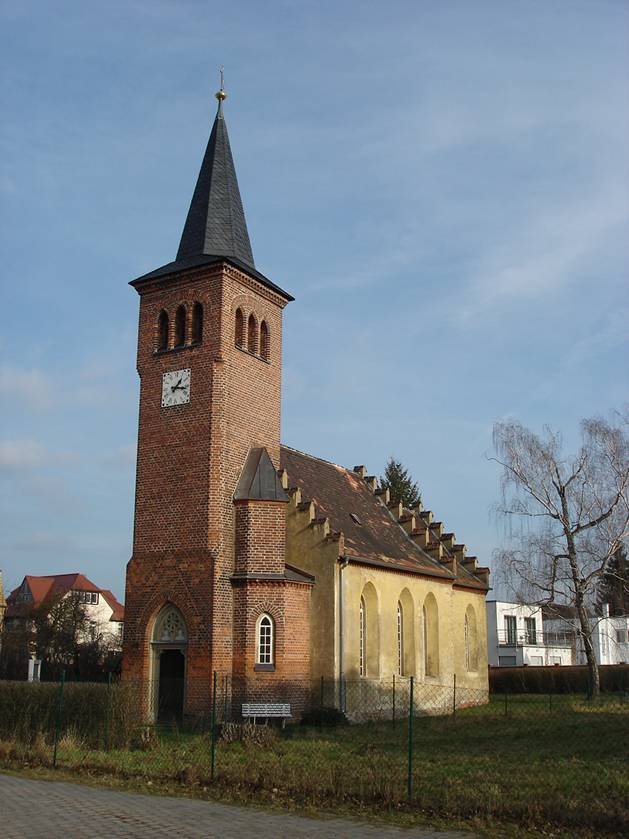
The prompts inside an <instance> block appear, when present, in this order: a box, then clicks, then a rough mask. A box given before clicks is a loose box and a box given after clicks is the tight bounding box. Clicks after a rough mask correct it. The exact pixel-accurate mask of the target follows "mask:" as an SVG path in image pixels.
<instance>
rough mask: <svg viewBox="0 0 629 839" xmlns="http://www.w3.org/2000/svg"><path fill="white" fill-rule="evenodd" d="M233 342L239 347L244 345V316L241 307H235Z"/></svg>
mask: <svg viewBox="0 0 629 839" xmlns="http://www.w3.org/2000/svg"><path fill="white" fill-rule="evenodd" d="M234 343H235V344H236V346H237V347H240V348H241V349H242V348H243V347H244V346H245V318H244V315H243V313H242V309H236V319H235V325H234Z"/></svg>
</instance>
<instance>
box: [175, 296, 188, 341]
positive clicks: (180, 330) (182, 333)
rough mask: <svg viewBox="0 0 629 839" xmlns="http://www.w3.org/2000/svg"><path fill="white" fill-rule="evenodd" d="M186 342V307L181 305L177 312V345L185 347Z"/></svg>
mask: <svg viewBox="0 0 629 839" xmlns="http://www.w3.org/2000/svg"><path fill="white" fill-rule="evenodd" d="M185 343H186V308H185V306H179V308H178V309H177V312H176V314H175V346H176V347H183V346H184V345H185Z"/></svg>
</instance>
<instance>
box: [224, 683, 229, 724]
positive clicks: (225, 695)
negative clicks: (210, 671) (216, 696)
mask: <svg viewBox="0 0 629 839" xmlns="http://www.w3.org/2000/svg"><path fill="white" fill-rule="evenodd" d="M224 683H225V687H224V688H223V690H224V694H223V722H227V686H228V685H227V673H225V679H224Z"/></svg>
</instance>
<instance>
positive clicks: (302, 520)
mask: <svg viewBox="0 0 629 839" xmlns="http://www.w3.org/2000/svg"><path fill="white" fill-rule="evenodd" d="M299 501H300V498H299V497H297V498H296V499H295V498H293V499H292V500H291V503H289V504H288V509H287V533H286V561H287V563H288V564H290V565H294V566H296V567H297V568H300V569H302V570H303V571H306V572H307V573H309V574H312V575H314V577H315V580H316V581H315V585H314V586H313V589H312V601H311V615H312V635H311V638H312V650H311V674H312V677H313V678H314V679H318V678H319V677H321V676H324V677H325V678H326V679H338V677H339V674H340V672H341V668H340V666H339V657H340V644H339V626H340V621H339V608H340V603H339V601H340V597H339V576H340V578H341V580H342V601H343V618H342V623H343V673H344V675H345V677H346V678H347V679H358V678H359V669H358V661H359V626H360V623H359V609H360V599H361V595H362V594H363V591H364V589H365V586H367V585H368V584H371V585H372V586H373V588H374V589H375V592H376V596H377V611H378V614H377V621H378V629H379V632H378V634H379V644H378V651H377V656H376V657H377V662H378V666H377V670H378V673H377V675H376V674H375V673H373V672H372V673H368V674H367V675H368V676H370V677H371V676H373V677H374V678H383V679H390V678H391V676H392V675H393V674H396V675H397V673H398V644H397V605H398V601H399V600H400V598H402V605H403V613H404V621H403V622H404V627H405V630H404V635H405V646H406V648H407V649H406V652H407V654H406V655H405V662H404V675H406V676H411V675H413V676H415V677H416V678H417V679H418V681H419V682H427V683H434V684H442V685H451V684H452V681H453V675H454V674H455V673H456V678H457V686H458V687H468V688H475V689H483V690H486V689H487V687H488V673H487V630H486V620H485V595H484V593H483V592H476V591H471V590H465V589H457V588H454V587H453V586H452V584H451V583H444V582H440V581H439V580H436V579H435V580H433V579H430V578H428V577H420V576H418V575H415V574H405V573H398V572H395V571H389V570H386V569H381V568H378V567H372V566H364V565H358V564H354V563H351V562H350V563H349V564H348V565H346V566H345V568H344V569H343V570H342V572H341V574H340V575H339V562H338V557H339V553H341V554H342V553H343V544H342V541H341V542H339V541H338V540H334V539H332V538H330V535H329V533H327V532H326V529H325V527H324V526H323V525H321V524H318V523H316V522H313V521H311V515H310V512H309V510H308V509H306V510H302V509H299V506H298V504H299ZM403 593H404V594H403ZM429 593H432V595H434V598H435V600H436V603H437V612H438V625H439V633H438V634H439V671H438V673H437V674H436V675H434V676H427V675H426V674H425V667H424V644H423V626H422V607H423V605H424V603H425V601H426V597H427V596H428V595H429ZM468 607H471V608H472V609H473V610H474V613H475V616H476V632H477V661H476V669H475V670H474V671H470V670H468V669H467V666H466V655H465V613H466V609H467V608H468ZM409 612H410V614H409ZM369 617H370V618H371V617H372V615H370V616H369ZM410 633H412V636H411V635H410ZM372 636H373V633H372ZM367 643H368V646H369V640H368V642H367ZM409 647H410V649H411V651H412V654H411V655H410V656H409V654H408V650H409Z"/></svg>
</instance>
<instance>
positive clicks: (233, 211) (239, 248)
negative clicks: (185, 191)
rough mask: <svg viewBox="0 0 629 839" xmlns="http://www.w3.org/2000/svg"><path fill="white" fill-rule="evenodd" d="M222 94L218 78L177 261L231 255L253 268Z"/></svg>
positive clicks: (223, 93)
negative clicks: (214, 111)
mask: <svg viewBox="0 0 629 839" xmlns="http://www.w3.org/2000/svg"><path fill="white" fill-rule="evenodd" d="M221 75H222V74H221ZM226 97H227V94H226V93H225V91H224V90H223V83H222V78H221V89H220V90H219V92H218V93H217V94H216V98H217V99H218V111H217V114H216V119H215V120H214V125H213V126H212V133H211V134H210V140H209V142H208V144H207V149H206V150H205V156H204V158H203V163H202V164H201V171H200V172H199V177H198V179H197V185H196V187H195V190H194V195H193V196H192V202H191V204H190V209H189V210H188V217H187V219H186V223H185V226H184V229H183V233H182V234H181V242H180V243H179V250H178V251H177V262H179V261H180V260H184V259H189V258H193V257H198V256H201V255H203V254H205V255H212V256H226V257H232V258H234V259H237V260H239V261H240V262H242V263H243V264H244V265H246V266H248V267H249V268H253V269H255V263H254V261H253V253H252V251H251V242H250V241H249V233H248V232H247V222H246V221H245V213H244V210H243V208H242V201H241V200H240V190H239V189H238V180H237V179H236V169H235V168H234V160H233V158H232V153H231V148H230V146H229V137H228V135H227V126H226V124H225V119H224V117H223V101H224V100H225V98H226Z"/></svg>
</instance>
